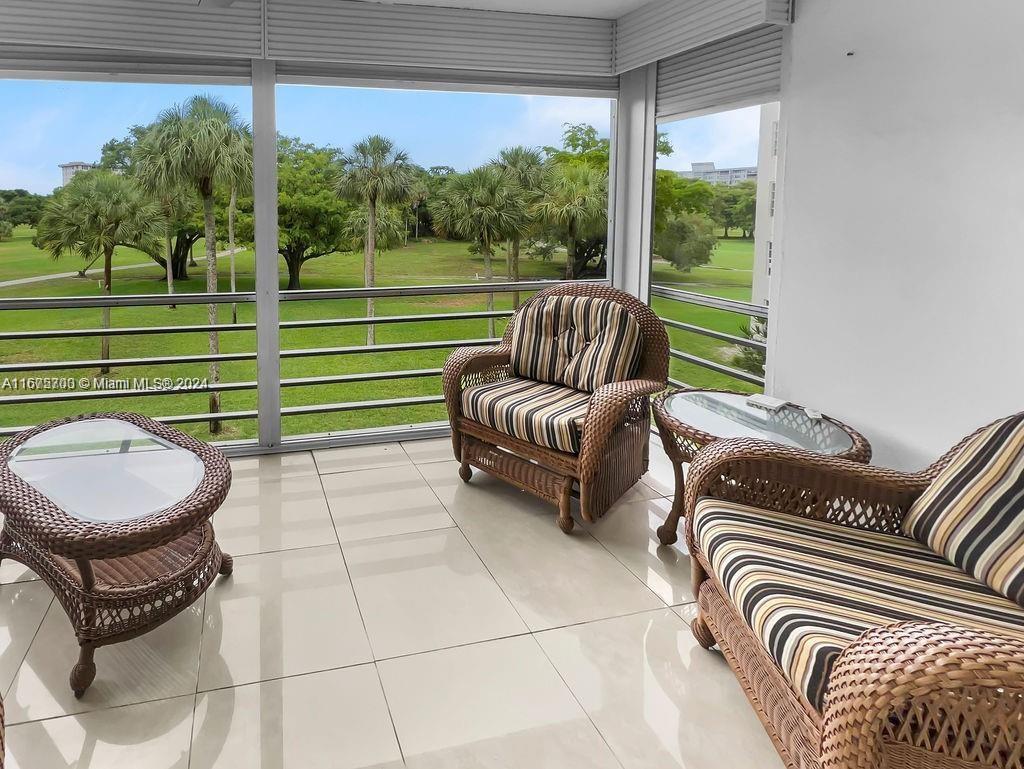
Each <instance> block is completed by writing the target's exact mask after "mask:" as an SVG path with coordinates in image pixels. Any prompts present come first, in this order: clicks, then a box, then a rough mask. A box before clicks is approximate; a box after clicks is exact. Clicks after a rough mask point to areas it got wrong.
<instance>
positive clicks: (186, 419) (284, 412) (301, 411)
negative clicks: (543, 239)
mask: <svg viewBox="0 0 1024 769" xmlns="http://www.w3.org/2000/svg"><path fill="white" fill-rule="evenodd" d="M435 403H444V396H443V395H423V396H413V397H410V398H385V399H383V400H372V401H348V402H345V403H319V404H315V405H312V406H285V407H284V408H282V409H281V416H286V417H294V416H303V415H305V414H326V413H334V412H339V411H360V410H365V409H385V408H401V407H403V406H426V405H431V404H435ZM257 416H258V414H257V412H256V411H255V410H252V411H222V412H220V413H217V414H178V415H175V416H170V417H153V419H155V420H156V421H157V422H163V423H164V424H168V425H176V424H177V425H180V424H190V423H196V422H212V421H214V420H216V421H228V420H238V419H256V417H257ZM29 429H31V427H30V426H28V425H23V426H21V427H3V428H0V435H16V434H17V433H20V432H23V431H25V430H29Z"/></svg>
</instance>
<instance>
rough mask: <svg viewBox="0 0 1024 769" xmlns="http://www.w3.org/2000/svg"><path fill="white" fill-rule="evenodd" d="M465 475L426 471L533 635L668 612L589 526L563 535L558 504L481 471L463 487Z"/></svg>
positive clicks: (451, 465)
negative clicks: (607, 619) (640, 613)
mask: <svg viewBox="0 0 1024 769" xmlns="http://www.w3.org/2000/svg"><path fill="white" fill-rule="evenodd" d="M457 469H458V465H457V464H456V463H455V462H448V463H440V462H439V463H436V464H430V465H420V470H421V472H423V473H424V475H425V476H426V477H427V480H428V481H429V482H430V484H431V487H432V488H433V489H434V491H435V493H437V494H438V496H439V497H440V498H441V501H442V502H444V503H445V506H446V507H447V508H448V512H449V513H450V514H451V515H452V517H453V518H454V519H455V521H456V523H458V525H459V527H460V528H461V529H462V531H463V533H464V534H465V535H466V538H467V539H468V540H469V542H470V544H472V545H473V548H474V549H475V550H476V552H477V553H478V554H479V555H480V558H481V559H482V560H483V562H484V564H486V566H487V568H488V569H489V570H490V571H491V573H492V574H493V575H494V578H495V579H496V580H497V581H498V584H499V585H501V588H502V590H504V591H505V593H506V595H508V597H509V600H510V601H512V604H513V606H515V607H516V609H517V610H518V611H519V613H520V614H521V615H522V617H523V619H524V620H525V621H526V624H527V625H528V626H529V627H530V629H531V630H543V629H547V628H551V627H557V626H560V625H567V624H572V623H575V622H587V621H590V620H594V619H602V618H605V617H613V616H618V615H621V614H629V613H632V612H637V611H644V610H646V609H655V608H660V607H662V606H663V605H664V604H663V602H662V601H661V600H660V599H659V598H658V597H657V596H656V595H655V594H654V593H652V592H651V591H650V590H648V589H647V588H646V587H645V586H644V585H643V583H642V582H640V581H639V580H638V579H637V578H636V577H635V576H634V575H633V574H632V573H630V571H629V570H628V569H626V567H625V566H623V565H622V564H621V563H619V562H618V561H617V560H616V559H615V558H614V557H613V556H612V555H611V554H610V553H609V552H608V551H607V550H605V549H604V548H603V547H602V546H601V545H600V544H599V543H598V542H597V541H596V540H595V539H594V538H593V537H591V536H590V535H589V534H588V533H587V532H586V531H585V530H583V527H580V526H578V527H577V530H576V531H575V532H573V534H572V535H569V536H566V535H565V534H563V533H562V532H561V530H559V528H558V526H557V524H556V523H555V509H554V507H553V506H552V505H549V504H547V503H545V502H543V501H542V500H539V499H537V498H536V497H533V496H531V495H529V494H525V493H524V492H520V491H517V490H516V489H514V488H513V487H512V486H510V485H509V484H506V483H504V482H502V481H500V480H497V479H495V478H492V477H490V476H488V475H487V474H485V473H481V472H477V473H475V474H474V475H473V479H472V481H471V482H470V483H468V484H466V483H463V482H462V481H461V480H460V479H459V476H458V472H457Z"/></svg>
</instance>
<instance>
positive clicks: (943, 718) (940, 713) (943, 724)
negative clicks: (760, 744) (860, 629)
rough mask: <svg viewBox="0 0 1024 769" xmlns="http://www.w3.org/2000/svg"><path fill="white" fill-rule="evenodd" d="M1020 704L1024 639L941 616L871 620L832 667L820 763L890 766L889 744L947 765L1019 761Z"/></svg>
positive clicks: (1023, 699)
mask: <svg viewBox="0 0 1024 769" xmlns="http://www.w3.org/2000/svg"><path fill="white" fill-rule="evenodd" d="M1022 712H1024V640H1020V639H1011V638H1004V637H1001V636H997V635H995V634H990V633H984V632H981V631H978V630H972V629H969V628H965V627H959V626H956V625H952V624H947V623H923V622H906V623H900V624H896V625H890V626H888V627H880V628H873V629H871V630H869V631H867V632H866V633H864V634H863V635H862V636H861V637H860V638H858V639H857V640H856V641H854V642H853V643H852V644H851V645H850V646H848V647H847V648H846V649H845V650H844V651H843V652H842V654H840V655H839V659H838V660H836V664H835V667H834V668H833V670H832V675H831V677H830V680H829V687H828V691H827V692H826V693H825V708H824V713H823V718H822V744H821V766H822V769H873V768H874V767H879V766H884V765H888V764H887V763H886V762H885V761H884V758H883V756H884V752H885V749H886V744H887V743H888V744H893V743H896V744H906V745H907V746H908V747H909V746H913V747H914V748H916V749H918V750H924V751H928V752H932V753H938V754H940V755H941V756H942V757H943V758H945V759H947V760H948V761H949V765H950V766H952V765H953V764H954V763H955V764H956V765H957V766H959V765H960V762H961V761H963V762H964V764H965V765H966V764H967V763H971V764H972V765H973V763H974V762H979V764H982V763H983V764H985V765H986V766H987V765H992V766H1019V765H1020V762H1021V745H1022V743H1024V725H1022V719H1021V714H1022ZM937 758H938V757H937ZM939 763H942V765H946V764H945V763H944V762H941V761H936V765H939ZM928 765H929V766H930V765H931V763H929V764H928Z"/></svg>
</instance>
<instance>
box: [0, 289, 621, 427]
mask: <svg viewBox="0 0 1024 769" xmlns="http://www.w3.org/2000/svg"><path fill="white" fill-rule="evenodd" d="M562 282H564V281H521V282H516V283H506V282H503V283H487V284H481V283H460V284H450V285H428V286H388V287H378V288H369V289H368V288H338V289H314V290H297V291H282V292H281V293H280V301H281V302H297V301H303V302H304V301H324V300H343V299H348V300H358V299H368V298H374V299H386V298H393V297H432V296H445V295H456V294H480V295H485V294H507V293H526V294H529V293H531V292H534V291H538V290H541V289H543V288H547V287H549V286H553V285H557V284H559V283H562ZM574 282H580V281H574ZM584 282H588V283H598V284H607V283H608V281H607V280H590V281H584ZM255 302H256V293H255V292H233V293H219V294H206V293H195V294H173V295H167V294H162V295H158V294H153V295H151V294H138V295H122V296H89V297H40V298H31V297H25V298H11V299H0V318H2V317H3V316H4V313H5V312H8V311H18V310H70V309H89V308H104V307H110V308H117V307H146V306H154V307H158V306H169V305H176V306H177V305H207V304H232V303H237V304H243V303H250V304H251V303H255ZM511 315H512V311H511V310H494V311H460V312H438V313H422V314H412V315H381V316H374V317H372V318H371V317H332V318H314V319H308V320H289V321H282V322H281V323H280V324H279V326H278V328H279V329H280V330H294V329H309V328H329V327H345V326H365V325H371V324H372V325H374V326H378V325H390V324H401V323H410V324H411V323H417V324H418V323H434V322H440V321H456V320H488V319H501V318H507V317H509V316H511ZM4 325H6V324H4V323H2V322H0V328H2V327H3V326H4ZM255 330H256V323H254V322H243V323H218V324H214V325H207V324H201V323H190V324H183V325H177V326H167V325H157V326H131V327H120V328H119V327H116V326H115V327H111V328H81V329H45V330H29V331H4V332H0V343H3V342H28V341H33V340H56V339H76V338H94V337H108V338H113V337H125V336H142V335H155V334H208V333H210V332H211V331H216V332H218V333H234V332H240V331H248V332H253V331H255ZM499 341H500V339H499V338H497V337H495V338H486V337H485V338H469V339H443V340H429V341H413V342H398V343H386V344H376V345H347V346H337V347H310V348H296V349H288V348H286V349H281V350H280V359H281V360H289V359H300V358H311V357H321V356H347V355H366V354H380V353H401V352H413V351H423V350H441V349H450V348H455V347H466V346H485V345H491V344H496V343H497V342H499ZM2 350H3V348H2V347H0V353H2ZM238 361H258V355H257V353H256V352H221V353H217V354H209V353H202V354H195V355H163V356H161V355H157V356H147V357H130V358H108V359H101V358H89V359H79V360H43V361H37V360H31V361H22V362H12V363H6V362H5V363H0V380H2V379H3V378H5V377H11V376H12V375H23V374H25V373H28V372H46V371H49V372H52V371H65V370H67V371H73V370H82V369H91V368H123V367H142V366H171V367H174V366H181V365H184V364H204V363H214V362H217V363H227V362H238ZM440 375H441V369H440V368H437V367H431V368H422V369H396V370H391V371H375V372H358V373H344V374H335V375H327V376H309V377H291V378H281V379H279V380H278V386H279V387H281V388H295V387H314V386H326V385H339V384H352V383H359V382H371V381H388V380H400V379H418V378H426V377H438V376H440ZM256 376H257V378H256V380H246V381H235V382H230V381H229V382H215V383H207V384H196V385H188V386H175V387H163V388H141V387H135V388H130V389H126V388H114V389H90V390H83V389H77V390H71V391H66V392H52V391H37V392H28V393H18V394H14V395H2V396H0V408H11V407H17V406H22V405H31V404H45V403H72V402H80V401H81V402H88V401H96V400H106V399H113V398H136V397H156V396H161V395H163V396H168V395H182V394H197V393H198V394H201V393H210V392H221V393H225V392H237V391H247V390H249V391H251V390H256V389H257V388H258V385H259V379H260V377H259V368H258V366H257V372H256ZM443 402H444V398H443V396H442V395H441V394H440V393H439V392H438V394H436V395H433V394H432V395H418V396H411V397H400V398H383V399H375V400H364V401H342V402H333V403H314V404H308V405H302V406H284V407H282V408H281V411H280V416H282V417H289V416H300V415H311V414H328V413H340V412H350V411H357V410H366V409H386V408H401V407H407V406H419V405H429V404H439V403H443ZM258 417H259V413H258V411H257V410H256V409H245V410H239V411H220V412H216V413H212V412H205V413H196V414H172V415H165V416H159V417H155V419H157V420H158V421H161V422H165V423H167V424H188V423H202V422H209V421H214V420H216V421H231V420H245V419H257V418H258ZM26 427H27V426H25V425H23V426H19V427H0V435H10V434H14V433H17V432H19V431H21V430H24V429H26Z"/></svg>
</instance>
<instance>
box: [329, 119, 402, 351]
mask: <svg viewBox="0 0 1024 769" xmlns="http://www.w3.org/2000/svg"><path fill="white" fill-rule="evenodd" d="M342 168H343V170H342V175H341V177H340V178H339V180H338V184H337V192H338V195H339V196H340V197H342V198H346V199H348V200H356V201H359V202H360V203H362V204H363V206H364V207H365V209H366V232H365V235H364V236H363V238H362V241H363V282H364V285H365V286H366V287H367V288H372V287H373V286H374V284H375V282H376V270H375V267H376V265H375V264H374V255H375V254H376V252H377V243H376V238H377V211H378V207H379V206H380V205H387V204H388V203H398V202H401V201H403V200H405V199H406V198H407V196H408V193H409V188H410V186H411V185H412V182H413V167H412V165H410V163H409V156H408V155H407V154H406V153H405V152H404V151H403V150H399V149H396V148H395V145H394V142H392V141H391V140H390V139H388V138H386V137H384V136H376V135H375V136H368V137H366V138H365V139H363V140H362V141H361V142H358V143H357V144H356V145H355V146H354V147H353V148H352V152H351V154H349V155H346V156H345V157H344V159H343V160H342ZM366 317H368V318H372V317H373V298H372V297H367V298H366ZM374 340H375V334H374V327H373V324H372V323H371V324H367V326H366V344H368V345H372V344H374Z"/></svg>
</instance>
